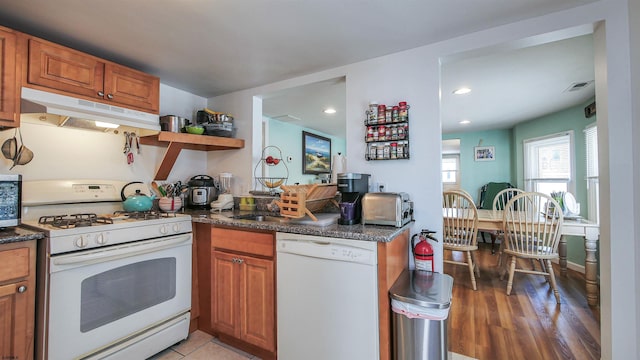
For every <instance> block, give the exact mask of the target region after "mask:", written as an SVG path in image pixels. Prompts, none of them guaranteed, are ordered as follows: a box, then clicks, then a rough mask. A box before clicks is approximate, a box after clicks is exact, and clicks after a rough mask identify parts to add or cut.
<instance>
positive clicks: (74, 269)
mask: <svg viewBox="0 0 640 360" xmlns="http://www.w3.org/2000/svg"><path fill="white" fill-rule="evenodd" d="M191 242H192V235H191V234H182V235H176V236H171V237H166V238H161V239H153V240H144V241H139V242H134V243H128V244H123V245H118V246H113V247H107V248H99V249H95V250H88V251H84V252H77V253H71V254H64V255H59V256H52V257H51V260H50V280H49V305H48V310H49V311H48V325H47V326H46V329H47V330H48V331H47V334H48V338H47V339H46V340H45V341H46V343H47V345H46V346H45V348H46V349H48V356H47V355H45V357H46V358H48V359H50V360H55V359H75V358H77V357H84V356H86V355H89V354H91V353H93V352H96V351H98V350H102V349H104V348H105V347H108V346H110V345H113V344H115V343H116V342H121V341H123V340H126V339H127V338H128V337H131V336H132V335H134V334H136V333H139V332H141V331H143V330H148V329H150V328H153V327H156V326H159V325H160V326H162V325H161V324H162V323H164V322H166V321H167V320H170V319H172V318H174V317H176V316H177V315H180V314H184V313H186V312H188V311H189V309H190V307H191ZM186 336H187V334H184V337H186ZM179 340H180V339H179ZM170 345H172V344H167V346H170Z"/></svg>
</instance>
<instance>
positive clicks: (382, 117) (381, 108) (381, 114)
mask: <svg viewBox="0 0 640 360" xmlns="http://www.w3.org/2000/svg"><path fill="white" fill-rule="evenodd" d="M386 116H387V106H386V105H384V104H380V105H378V124H384V123H385V122H386V119H387V117H386Z"/></svg>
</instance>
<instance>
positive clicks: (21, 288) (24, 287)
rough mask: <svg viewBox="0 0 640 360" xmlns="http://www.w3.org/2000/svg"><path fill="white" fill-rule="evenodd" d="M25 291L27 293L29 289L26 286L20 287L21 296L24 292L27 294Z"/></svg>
mask: <svg viewBox="0 0 640 360" xmlns="http://www.w3.org/2000/svg"><path fill="white" fill-rule="evenodd" d="M25 291H27V287H26V286H24V285H21V286H19V287H18V292H19V293H21V294H22V293H23V292H25Z"/></svg>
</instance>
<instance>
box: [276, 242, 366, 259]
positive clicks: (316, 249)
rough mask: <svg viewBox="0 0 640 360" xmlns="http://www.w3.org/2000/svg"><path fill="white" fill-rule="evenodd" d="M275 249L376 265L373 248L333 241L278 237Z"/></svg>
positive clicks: (287, 252)
mask: <svg viewBox="0 0 640 360" xmlns="http://www.w3.org/2000/svg"><path fill="white" fill-rule="evenodd" d="M276 250H277V252H278V253H280V254H290V255H295V256H303V257H308V258H316V259H325V260H334V261H343V262H351V263H360V264H366V265H376V264H377V263H378V259H377V253H376V250H375V248H374V249H365V248H362V247H357V246H349V245H344V244H338V243H333V242H331V241H318V240H297V239H278V240H277V241H276Z"/></svg>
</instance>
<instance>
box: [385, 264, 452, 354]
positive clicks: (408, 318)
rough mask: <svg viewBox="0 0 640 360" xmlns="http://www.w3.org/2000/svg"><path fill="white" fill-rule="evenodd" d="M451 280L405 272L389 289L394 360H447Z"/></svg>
mask: <svg viewBox="0 0 640 360" xmlns="http://www.w3.org/2000/svg"><path fill="white" fill-rule="evenodd" d="M452 287H453V278H452V277H451V276H449V275H445V274H440V273H434V272H429V271H422V270H405V271H404V272H403V273H402V274H400V277H399V278H398V279H397V280H396V282H395V283H394V284H393V286H392V287H391V289H389V296H390V297H391V310H392V312H393V314H392V315H393V319H392V329H393V335H392V336H393V358H394V359H395V360H427V359H429V360H433V359H443V360H446V359H447V354H448V351H447V347H448V342H447V318H448V317H449V308H450V306H451V291H452Z"/></svg>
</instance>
